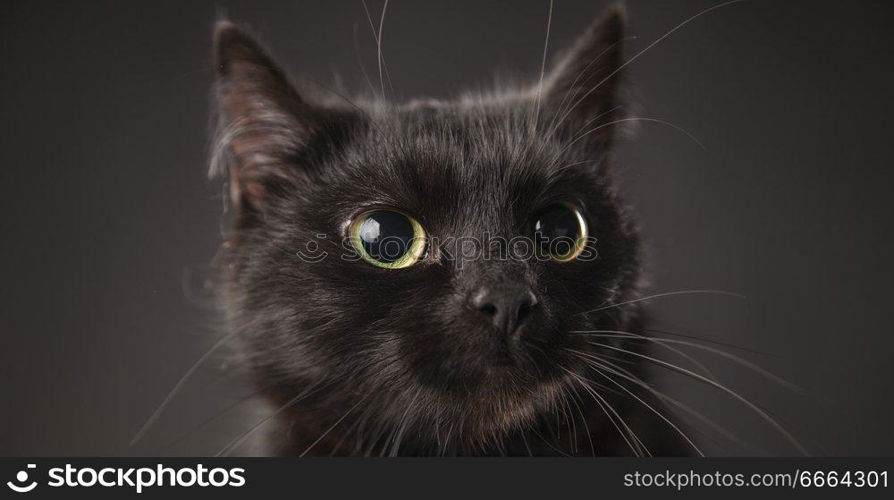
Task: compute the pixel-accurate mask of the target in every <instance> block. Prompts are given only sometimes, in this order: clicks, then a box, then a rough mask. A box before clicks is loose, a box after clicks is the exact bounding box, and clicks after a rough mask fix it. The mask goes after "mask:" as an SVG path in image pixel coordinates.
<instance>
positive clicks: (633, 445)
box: [560, 366, 651, 457]
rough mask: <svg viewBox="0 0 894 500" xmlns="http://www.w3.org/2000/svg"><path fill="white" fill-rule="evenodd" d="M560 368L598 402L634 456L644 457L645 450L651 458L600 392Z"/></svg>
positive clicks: (567, 370) (569, 371)
mask: <svg viewBox="0 0 894 500" xmlns="http://www.w3.org/2000/svg"><path fill="white" fill-rule="evenodd" d="M560 368H561V369H562V370H564V371H565V372H566V373H567V374H568V375H570V376H571V377H572V379H573V380H576V381H577V382H578V383H579V384H580V385H581V386H582V387H583V388H584V390H585V391H586V392H587V393H588V394H589V395H590V397H592V398H593V400H594V401H595V402H596V404H597V405H598V406H599V407H600V408H601V409H602V411H603V413H605V416H606V417H608V419H609V421H610V422H611V423H612V425H614V426H615V429H617V431H618V434H620V435H621V437H622V438H623V439H624V441H626V442H627V445H628V446H629V447H630V450H631V451H632V452H633V454H634V455H636V456H637V457H641V456H642V455H643V450H645V451H646V453H647V454H648V455H650V456H651V453H650V452H649V451H648V448H646V447H645V445H644V444H643V442H642V441H641V440H640V439H639V437H638V436H637V435H636V433H635V432H633V429H631V428H630V427H629V426H628V425H627V423H626V422H625V421H624V419H623V418H621V416H620V415H619V414H618V413H617V411H615V409H614V407H613V406H611V405H610V404H609V403H608V401H607V400H606V399H605V398H604V397H603V396H602V395H601V394H599V392H597V391H596V390H594V389H593V388H592V387H591V386H590V385H589V384H587V383H586V382H585V381H584V379H582V378H581V377H580V376H579V375H578V374H576V373H574V372H572V371H571V370H569V369H567V368H565V367H562V366H560ZM609 411H611V414H610V413H609ZM612 415H614V417H612ZM615 418H617V419H618V421H619V422H620V424H621V425H620V426H619V425H618V422H616V421H615ZM621 427H624V430H623V431H622V430H621ZM631 440H632V441H631Z"/></svg>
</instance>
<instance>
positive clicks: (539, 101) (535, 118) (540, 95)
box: [531, 0, 553, 128]
mask: <svg viewBox="0 0 894 500" xmlns="http://www.w3.org/2000/svg"><path fill="white" fill-rule="evenodd" d="M552 24H553V0H549V14H548V15H547V18H546V36H545V37H544V40H543V56H542V57H541V59H540V82H539V83H538V84H537V97H536V104H535V105H534V108H535V110H536V111H535V114H534V116H533V120H532V123H531V125H532V128H533V127H534V126H536V124H537V122H538V120H539V119H540V107H541V105H542V99H543V77H544V75H545V74H546V53H547V51H548V50H549V32H550V28H551V27H552Z"/></svg>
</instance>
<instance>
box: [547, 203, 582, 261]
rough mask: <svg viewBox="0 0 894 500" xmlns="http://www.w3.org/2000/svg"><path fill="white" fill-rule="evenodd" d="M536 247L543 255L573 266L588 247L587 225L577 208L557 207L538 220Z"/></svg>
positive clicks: (552, 206) (556, 204) (567, 205)
mask: <svg viewBox="0 0 894 500" xmlns="http://www.w3.org/2000/svg"><path fill="white" fill-rule="evenodd" d="M534 243H535V245H536V247H537V250H538V252H539V253H540V255H542V256H545V257H548V258H550V259H552V260H554V261H556V262H570V261H572V260H574V259H576V258H577V257H578V256H579V255H580V254H581V252H583V250H584V248H586V246H587V223H586V221H584V217H583V215H581V213H580V210H579V209H578V208H577V207H576V206H575V205H572V204H571V203H566V202H559V203H554V204H552V205H550V206H548V207H546V208H544V209H543V210H541V211H540V213H539V214H538V215H537V217H535V218H534Z"/></svg>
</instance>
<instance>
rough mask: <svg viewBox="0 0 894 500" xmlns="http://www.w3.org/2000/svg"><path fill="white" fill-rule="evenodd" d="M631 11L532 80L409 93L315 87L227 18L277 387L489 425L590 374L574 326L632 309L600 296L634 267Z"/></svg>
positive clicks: (252, 319)
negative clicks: (626, 188) (626, 205)
mask: <svg viewBox="0 0 894 500" xmlns="http://www.w3.org/2000/svg"><path fill="white" fill-rule="evenodd" d="M623 27H624V15H623V12H621V11H620V10H618V9H612V10H610V11H609V12H608V13H607V14H605V15H604V16H603V17H602V18H601V19H600V20H598V21H597V22H595V23H594V24H593V25H592V26H591V27H590V28H589V29H588V30H587V31H586V33H585V34H584V35H583V36H582V37H581V38H580V39H579V40H578V42H577V43H576V45H575V46H574V47H573V48H572V49H571V50H570V51H568V52H567V53H566V55H565V56H564V57H563V58H562V59H561V60H560V61H559V62H558V64H556V65H555V66H554V67H553V69H552V70H551V71H550V72H548V73H547V74H546V75H545V77H544V78H543V79H542V80H541V81H538V82H537V85H535V86H533V87H532V88H530V89H496V90H495V91H493V92H491V93H486V94H478V95H474V96H473V95H468V96H466V97H462V98H458V99H456V100H451V101H417V102H411V103H406V104H397V103H389V102H386V101H384V100H381V99H367V100H357V101H352V100H348V99H346V98H343V97H341V96H337V95H334V94H333V95H330V96H327V97H324V98H322V99H321V98H317V99H313V98H310V97H308V94H306V93H302V92H299V91H298V90H296V87H295V86H294V85H292V84H291V83H290V81H289V79H288V78H287V77H286V75H285V73H284V72H283V71H282V70H281V69H279V67H278V66H277V65H276V64H275V63H274V62H273V60H272V59H271V57H270V56H269V55H268V54H267V52H266V51H265V50H264V49H262V48H261V46H260V45H259V44H258V43H257V42H256V41H255V40H254V39H253V38H252V37H251V36H249V35H248V34H247V33H246V32H245V31H244V30H242V29H240V28H238V27H237V26H235V25H233V24H231V23H229V22H221V23H219V25H218V26H217V29H216V34H215V42H214V45H215V63H216V68H217V83H216V99H217V103H218V124H219V131H218V135H217V140H216V145H215V153H214V159H213V166H212V168H213V169H214V170H215V171H216V172H218V173H221V174H225V175H226V176H227V177H228V180H229V193H230V196H229V198H230V200H229V202H230V204H231V205H232V209H233V213H234V222H233V227H232V230H231V232H230V235H229V236H228V241H227V242H226V244H225V250H226V251H225V254H226V255H225V259H226V263H227V268H226V283H225V285H224V296H225V303H226V309H227V313H228V315H229V319H230V321H231V324H232V327H233V328H234V329H235V330H236V332H237V333H238V337H239V338H240V339H241V340H242V341H243V346H244V347H243V349H244V351H245V355H246V358H247V360H248V363H249V365H250V366H251V368H252V370H253V372H254V374H255V378H256V380H257V382H258V384H259V386H260V387H261V388H262V389H263V390H265V391H266V392H267V393H268V395H270V397H271V398H272V399H274V400H275V401H278V402H279V403H288V402H289V401H290V400H292V398H293V397H294V396H296V395H298V394H299V393H301V392H302V391H306V390H311V389H312V390H314V391H315V397H314V398H313V402H311V400H308V401H307V402H302V403H296V404H295V406H296V407H302V405H306V406H305V407H306V408H308V409H309V410H308V411H311V410H312V409H317V410H319V409H320V408H323V407H331V408H342V409H344V410H353V411H355V412H356V414H358V415H363V418H364V422H365V423H364V425H369V426H370V427H377V428H384V429H394V428H396V427H397V426H399V425H403V424H406V425H409V426H412V427H414V428H415V432H414V435H416V436H423V437H424V436H428V437H430V438H431V440H432V441H434V440H436V439H437V440H440V438H441V437H442V436H440V435H439V434H438V433H439V432H446V429H447V428H448V426H449V427H450V428H451V430H452V432H453V433H454V436H455V437H454V439H459V440H462V439H464V438H465V439H466V440H467V442H475V440H477V439H484V438H485V437H487V436H490V435H493V434H494V433H499V432H508V431H510V430H512V429H516V428H519V427H521V426H524V425H526V423H527V422H528V421H529V420H530V419H532V418H534V415H536V414H537V412H538V411H540V410H543V409H546V408H550V407H551V405H554V404H555V403H556V400H557V398H560V397H561V395H562V391H564V390H566V388H567V387H568V386H569V385H570V384H573V383H574V378H575V377H579V376H582V375H583V373H584V372H585V369H584V363H583V362H582V361H581V355H580V353H586V352H588V351H590V350H591V349H592V347H591V346H589V345H588V343H587V342H586V339H585V337H583V336H581V335H579V334H577V333H576V332H580V331H583V330H592V329H594V328H599V327H602V328H607V327H614V328H618V327H619V325H621V326H623V325H624V324H625V322H627V321H629V318H627V317H626V316H625V314H626V312H625V311H624V310H621V309H613V310H611V311H604V312H593V310H594V309H598V308H599V307H600V306H602V305H604V304H606V303H609V302H621V301H624V300H629V298H631V297H632V295H633V294H634V292H635V287H636V282H637V278H638V269H639V266H638V257H637V254H638V252H637V249H638V245H637V238H636V233H635V230H634V229H633V227H632V224H631V222H630V220H629V219H628V217H627V216H626V215H625V213H624V210H623V207H622V206H621V204H620V203H619V201H618V198H617V196H616V194H615V191H614V186H613V184H612V180H611V175H610V172H609V170H610V163H611V145H612V142H613V138H614V136H615V134H616V128H617V122H618V120H619V119H620V117H621V112H620V102H619V101H620V99H619V98H618V93H619V86H620V81H621V76H622V73H623V72H622V71H621V70H622V67H623V59H622V48H623V47H622V46H623ZM335 416H336V417H337V416H338V415H335Z"/></svg>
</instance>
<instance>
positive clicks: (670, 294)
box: [574, 289, 748, 316]
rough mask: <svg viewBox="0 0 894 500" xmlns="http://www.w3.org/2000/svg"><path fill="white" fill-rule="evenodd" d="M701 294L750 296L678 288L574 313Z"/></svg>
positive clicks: (722, 291)
mask: <svg viewBox="0 0 894 500" xmlns="http://www.w3.org/2000/svg"><path fill="white" fill-rule="evenodd" d="M699 294H707V295H723V296H726V297H736V298H739V299H747V298H748V297H746V296H745V295H742V294H740V293H735V292H728V291H726V290H708V289H704V290H702V289H694V290H676V291H673V292H662V293H656V294H654V295H649V296H647V297H640V298H638V299H632V300H625V301H623V302H618V303H616V304H609V305H604V306H600V307H597V308H595V309H590V310H588V311H581V312H578V313H574V315H575V316H578V315H581V314H592V313H595V312H599V311H605V310H607V309H613V308H616V307H621V306H626V305H630V304H636V303H639V302H645V301H647V300H652V299H660V298H664V297H675V296H677V295H699Z"/></svg>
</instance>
